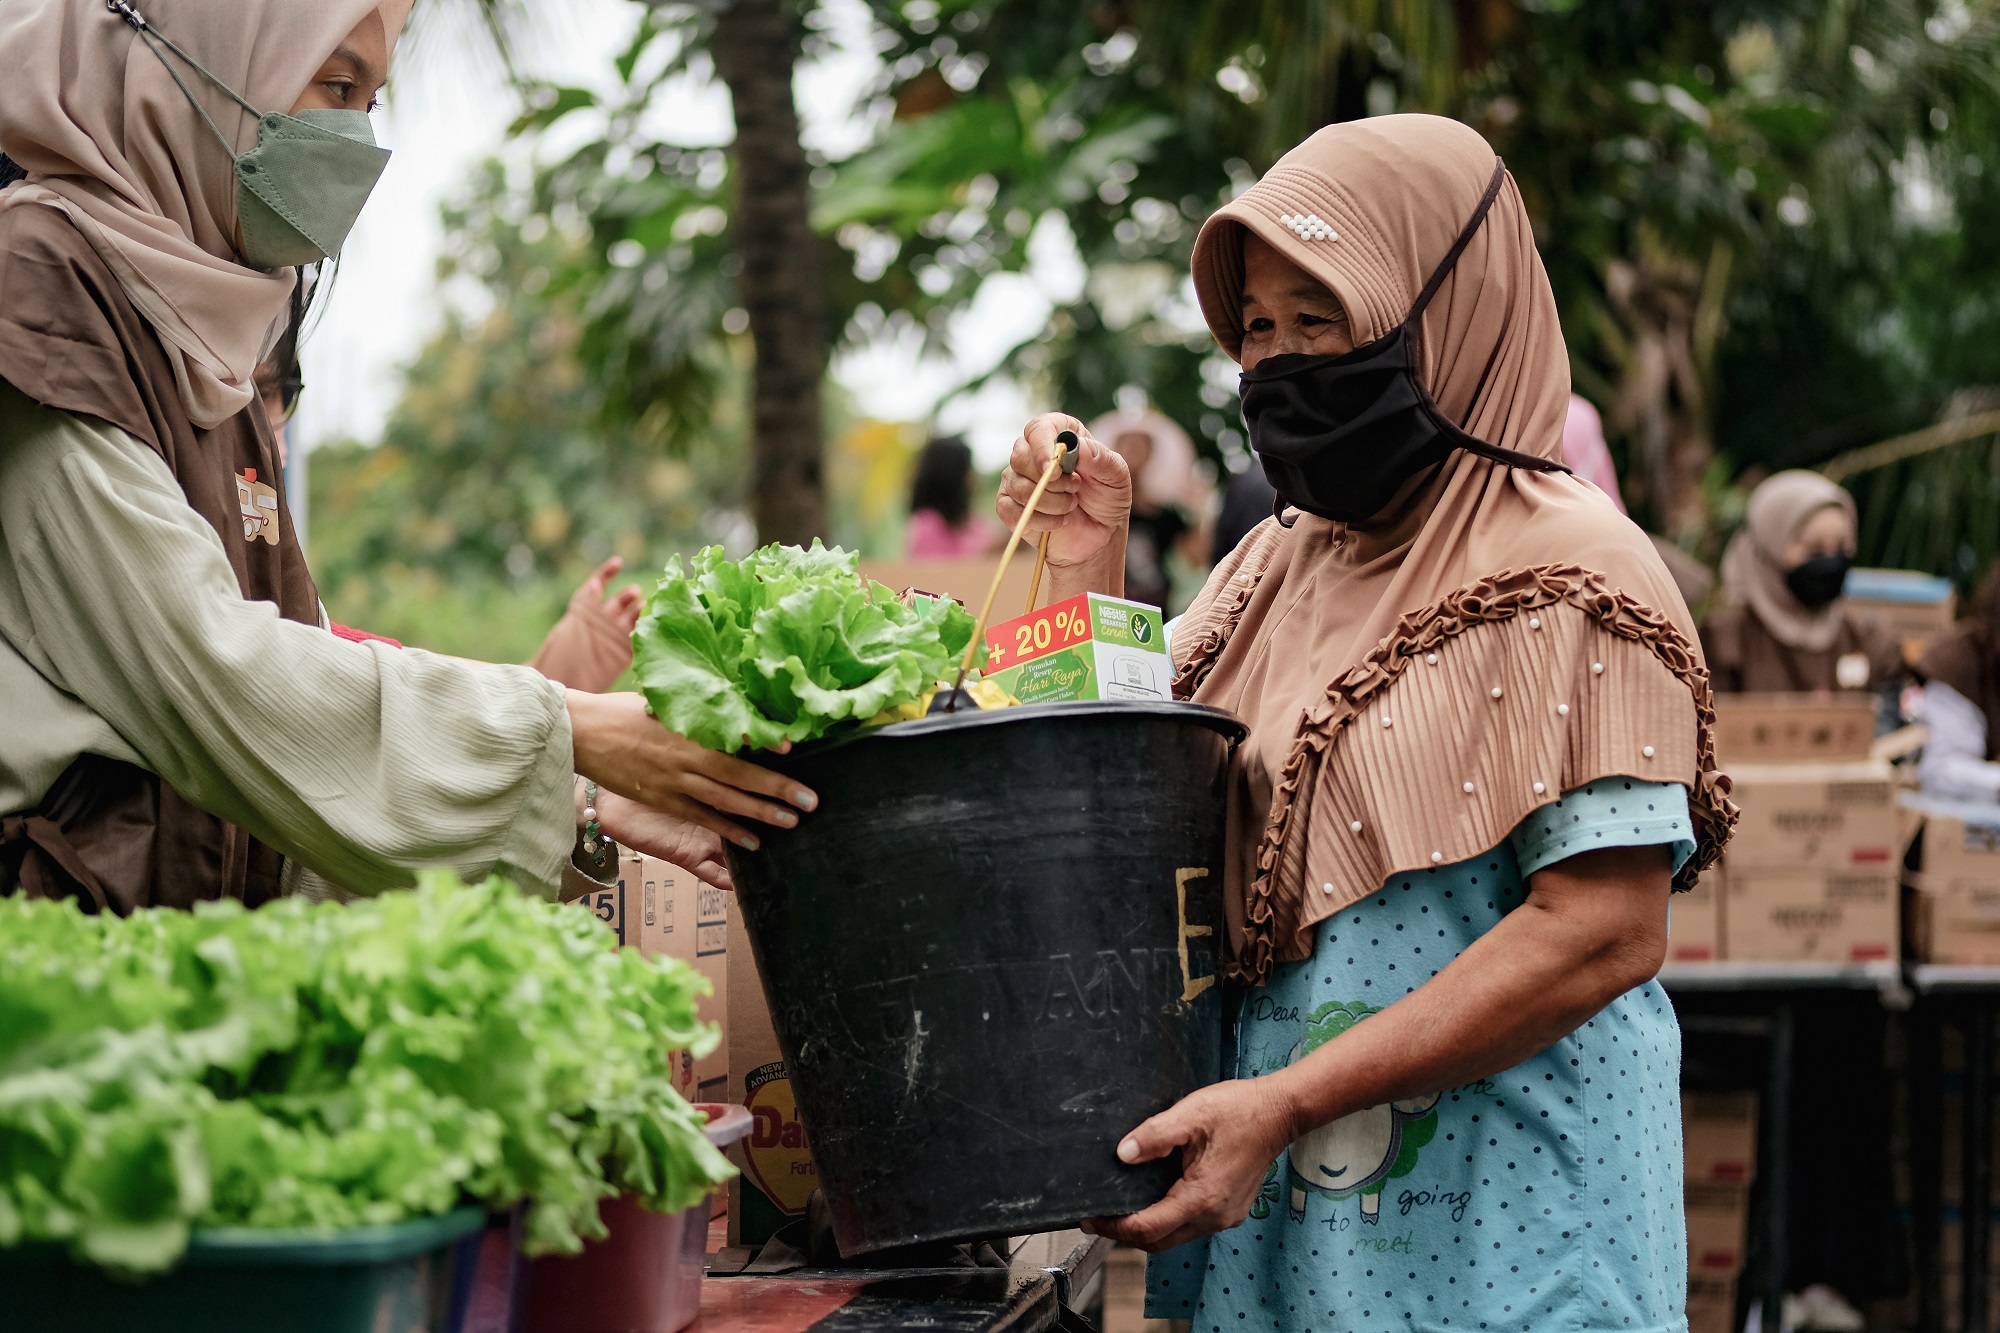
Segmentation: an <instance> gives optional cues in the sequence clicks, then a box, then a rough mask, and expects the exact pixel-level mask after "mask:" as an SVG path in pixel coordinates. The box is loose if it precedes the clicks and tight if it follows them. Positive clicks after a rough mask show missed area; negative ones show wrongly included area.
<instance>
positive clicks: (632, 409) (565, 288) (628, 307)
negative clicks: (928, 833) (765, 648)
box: [309, 162, 742, 661]
mask: <svg viewBox="0 0 2000 1333" xmlns="http://www.w3.org/2000/svg"><path fill="white" fill-rule="evenodd" d="M683 167H686V168H687V169H681V168H683ZM700 172H701V166H700V164H699V163H698V162H697V163H694V164H686V163H676V164H675V165H674V168H673V169H667V170H661V171H657V172H650V173H646V174H645V177H644V179H634V178H633V177H634V176H637V175H638V174H639V173H636V172H632V171H630V170H629V169H628V170H627V171H626V172H621V173H618V174H616V175H613V174H611V173H608V172H607V171H606V170H605V169H604V165H603V163H602V162H594V163H591V164H589V166H588V167H587V168H586V167H585V166H582V165H580V164H577V163H574V162H567V163H563V164H560V165H558V166H557V167H556V168H554V169H552V170H548V171H544V172H542V173H539V174H538V175H537V176H536V178H535V179H534V181H533V183H532V186H531V188H530V189H529V190H528V191H525V192H524V191H522V190H520V189H519V188H518V187H516V186H515V185H514V184H512V183H511V182H510V180H509V178H508V176H507V173H506V172H505V171H504V170H503V169H502V168H501V167H500V166H499V165H498V164H489V166H488V167H487V168H486V169H485V170H484V172H483V173H482V175H481V176H480V178H479V180H478V181H477V182H476V183H475V185H474V188H473V189H472V191H471V192H470V195H469V197H468V199H467V201H466V202H465V203H464V204H463V205H461V206H457V207H454V208H452V209H451V210H449V211H448V213H447V216H446V230H447V235H448V238H449V239H448V245H449V248H448V251H447V254H446V256H445V259H444V261H443V263H442V265H441V277H442V278H443V279H445V280H447V281H449V280H451V279H454V278H460V277H464V278H469V279H472V280H474V281H476V282H477V283H478V284H480V286H481V287H482V288H483V290H484V291H485V292H486V293H487V294H489V295H490V297H491V298H492V300H493V305H492V307H491V309H490V310H489V311H488V312H487V313H486V314H484V315H483V316H480V317H478V318H472V317H469V316H467V315H465V314H462V313H451V314H448V315H447V318H446V322H445V326H444V328H443V329H442V330H441V331H440V332H439V333H438V334H437V336H436V337H434V338H433V339H432V340H431V341H430V342H429V343H428V344H427V345H426V346H425V347H424V349H423V351H422V352H421V353H420V354H419V355H418V357H417V360H416V362H415V363H414V364H413V365H412V366H411V367H410V369H409V371H408V373H407V380H406V384H405V388H404V392H403V396H402V398H401V400H400V402H399V403H398V404H397V407H396V409H395V412H394V413H393V415H392V416H391V418H390V421H389V424H388V427H387V429H386V430H385V432H384V434H383V438H382V441H381V443H380V444H379V445H377V446H375V447H372V448H362V447H360V446H349V447H346V448H335V449H323V450H319V451H315V453H314V455H313V462H312V470H311V472H310V474H309V475H310V481H311V485H312V489H313V504H312V513H313V527H312V537H311V540H312V547H313V552H312V553H313V562H314V566H315V570H316V572H317V573H318V576H319V578H320V581H321V592H322V596H323V597H324V599H325V601H326V603H327V606H328V608H329V609H330V610H331V612H332V613H333V615H334V616H335V617H336V618H337V619H341V620H343V621H346V622H349V623H353V624H357V625H360V626H362V627H364V628H367V629H371V630H374V631H376V632H379V633H385V634H390V635H393V636H395V637H398V638H405V639H408V640H411V641H414V642H419V643H422V644H424V645H425V646H427V647H437V648H444V649H448V650H450V651H454V652H460V653H464V654H466V655H468V656H475V657H483V658H490V659H495V660H501V661H506V660H522V659H524V658H525V657H527V656H528V655H529V654H530V653H531V652H532V651H533V650H534V647H535V645H536V644H537V643H538V642H539V641H540V639H541V636H542V634H543V633H544V632H545V631H546V630H547V628H548V626H549V624H550V623H552V622H553V621H554V620H555V618H556V616H557V615H559V614H560V612H561V608H562V605H563V603H564V601H565V600H566V599H567V597H568V595H569V592H570V589H571V588H573V587H574V586H575V584H576V583H577V582H579V581H580V580H581V579H582V578H583V577H584V575H585V574H587V573H588V572H589V570H590V569H591V568H592V567H593V566H594V565H595V564H596V563H597V562H598V561H600V560H602V559H603V558H604V557H606V556H608V555H612V554H618V555H622V556H624V557H625V559H626V563H627V566H628V568H629V569H631V570H632V571H633V572H634V573H640V574H643V573H645V572H647V571H650V570H654V569H658V568H659V567H660V566H661V565H662V564H664V563H665V560H666V558H667V556H668V555H669V554H671V553H672V552H674V551H677V550H681V549H687V548H691V547H694V546H698V545H700V544H702V543H703V542H704V541H706V540H711V539H715V538H719V537H723V536H726V535H729V530H730V528H731V525H732V524H733V522H734V518H733V515H732V514H731V512H730V511H729V510H728V509H727V506H728V504H729V503H731V502H733V501H734V499H735V498H736V497H737V496H739V495H740V492H741V488H742V469H741V466H740V463H739V461H738V460H739V457H740V444H741V439H742V423H741V414H740V410H738V409H737V407H736V403H737V401H738V399H737V397H736V395H735V394H734V393H733V392H732V389H733V388H734V387H735V385H736V384H737V383H738V382H739V381H740V379H741V371H740V368H739V366H738V364H737V352H736V349H734V348H733V347H732V345H731V343H730V341H729V340H728V339H727V338H726V337H721V336H711V334H710V330H711V329H713V328H714V326H715V324H716V321H717V319H718V318H719V311H716V310H714V309H713V308H712V307H713V306H714V305H715V303H716V302H717V301H719V300H721V299H723V295H726V292H727V285H728V284H727V279H726V277H724V276H722V275H721V274H720V273H719V272H718V269H719V267H720V265H719V262H718V257H717V256H714V255H707V256H702V257H697V255H696V254H695V249H696V247H697V246H698V245H699V244H700V243H702V242H704V241H707V240H709V239H710V238H709V237H708V236H706V235H702V234H697V235H694V236H692V237H690V238H688V240H686V241H685V242H683V241H675V240H673V239H672V238H671V237H668V238H667V239H666V241H665V243H663V244H662V245H661V247H660V250H661V253H660V255H659V259H658V262H657V263H655V264H651V265H646V264H631V263H628V262H626V256H627V253H628V252H627V251H624V250H620V249H617V248H616V243H617V241H618V240H619V239H622V237H617V236H613V237H612V238H611V239H606V238H605V237H604V235H602V234H601V233H602V231H603V229H604V224H597V225H593V223H592V222H590V221H586V220H585V215H584V214H583V213H582V212H581V211H580V210H579V209H578V208H577V206H576V205H575V204H574V202H572V201H571V197H570V196H569V195H568V194H567V193H565V190H566V188H567V184H566V183H567V182H568V181H569V180H571V179H574V178H577V177H579V176H581V177H584V178H587V180H588V182H589V183H590V188H591V190H592V196H591V198H592V202H593V205H594V206H595V208H596V209H597V210H598V212H599V213H600V214H613V213H615V212H616V211H617V210H620V209H624V210H627V211H637V207H638V206H637V205H635V204H634V203H633V202H632V199H633V197H634V196H635V195H638V194H641V193H643V192H645V191H646V190H648V189H652V190H656V191H660V192H664V193H667V194H671V195H674V196H675V197H679V196H680V195H683V194H685V195H690V196H694V197H702V188H703V187H702V185H701V183H700V182H701V179H702V178H701V175H700ZM703 310H707V311H708V317H707V318H706V319H702V318H701V317H700V316H699V314H698V312H700V311H703ZM690 326H695V327H697V328H698V333H696V334H694V335H688V334H686V333H684V332H683V331H684V330H685V329H687V328H688V327H690ZM677 338H683V339H685V342H683V343H677V342H676V341H675V340H676V339H677ZM683 348H685V349H686V350H685V351H683ZM609 367H619V368H621V369H622V372H623V373H621V374H614V373H607V368H609Z"/></svg>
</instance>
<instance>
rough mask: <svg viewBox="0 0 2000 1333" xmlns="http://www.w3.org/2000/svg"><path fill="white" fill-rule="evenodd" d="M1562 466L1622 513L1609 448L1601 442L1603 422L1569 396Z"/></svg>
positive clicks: (1593, 410)
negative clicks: (1604, 497) (1566, 465)
mask: <svg viewBox="0 0 2000 1333" xmlns="http://www.w3.org/2000/svg"><path fill="white" fill-rule="evenodd" d="M1563 462H1565V463H1567V464H1569V470H1570V471H1571V472H1574V473H1576V475H1577V476H1579V477H1581V478H1583V479H1584V480H1585V481H1587V482H1589V483H1590V484H1591V485H1593V486H1595V487H1596V488H1597V489H1598V490H1600V491H1603V492H1604V493H1605V494H1606V495H1608V496H1610V497H1611V503H1612V504H1615V505H1617V506H1618V512H1619V513H1621V514H1622V513H1625V512H1626V510H1625V497H1624V496H1622V495H1620V494H1619V493H1618V469H1617V467H1616V466H1615V465H1613V463H1612V461H1611V446H1610V445H1608V444H1606V443H1605V442H1604V418H1602V417H1600V416H1599V415H1598V414H1597V409H1596V408H1595V407H1593V406H1592V405H1591V402H1590V400H1589V399H1588V398H1585V397H1582V396H1581V395H1579V394H1574V393H1573V394H1571V395H1570V396H1569V413H1568V415H1566V416H1565V417H1564V418H1563Z"/></svg>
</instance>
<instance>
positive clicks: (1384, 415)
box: [1242, 163, 1569, 523]
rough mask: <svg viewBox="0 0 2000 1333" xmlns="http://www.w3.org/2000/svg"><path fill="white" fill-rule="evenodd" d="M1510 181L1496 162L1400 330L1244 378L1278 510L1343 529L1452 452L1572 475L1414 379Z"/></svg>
mask: <svg viewBox="0 0 2000 1333" xmlns="http://www.w3.org/2000/svg"><path fill="white" fill-rule="evenodd" d="M1506 178H1507V167H1506V164H1505V163H1496V164H1495V165H1494V168H1493V179H1492V181H1491V182H1490V183H1489V184H1488V185H1487V187H1486V195H1485V197H1484V198H1482V199H1481V200H1480V201H1479V207H1478V208H1477V209H1476V210H1475V211H1474V212H1473V214H1472V217H1471V219H1470V220H1469V221H1468V222H1467V223H1466V224H1465V229H1464V230H1463V231H1461V232H1460V233H1459V234H1458V240H1457V241H1456V242H1454V243H1453V245H1452V247H1451V251H1450V253H1448V254H1446V255H1445V257H1444V261H1443V262H1442V263H1440V264H1439V265H1438V266H1437V270H1436V271H1435V272H1434V273H1432V274H1431V276H1430V281H1428V282H1426V283H1425V284H1424V290H1423V292H1422V293H1421V294H1420V295H1419V296H1418V297H1417V301H1416V304H1415V305H1413V306H1411V307H1410V313H1409V314H1408V315H1406V316H1404V318H1403V322H1402V323H1401V324H1399V325H1397V326H1396V327H1395V328H1394V329H1392V330H1391V331H1390V332H1388V333H1386V334H1384V335H1383V336H1382V337H1380V338H1377V339H1376V340H1375V341H1374V342H1371V343H1365V344H1363V345H1362V346H1360V347H1357V348H1355V349H1354V350H1353V351H1351V352H1348V353H1345V354H1344V355H1341V356H1309V355H1305V354H1302V353H1286V354H1285V355H1282V356H1268V357H1265V358H1264V359H1263V360H1262V361H1259V362H1258V363H1257V364H1256V366H1255V367H1254V368H1253V369H1250V370H1247V371H1245V372H1243V377H1242V391H1243V419H1244V421H1245V422H1246V423H1247V424H1248V425H1249V427H1250V445H1251V447H1252V448H1253V449H1255V450H1256V451H1257V457H1258V459H1259V460H1261V461H1262V463H1263V464H1264V475H1265V476H1267V477H1269V478H1270V479H1271V485H1273V486H1274V487H1276V488H1277V491H1278V497H1279V500H1280V502H1281V504H1289V505H1292V506H1295V507H1296V508H1299V509H1302V510H1304V511H1305V512H1306V513H1308V514H1317V515H1319V516H1320V517H1321V518H1330V519H1333V520H1335V521H1337V522H1341V523H1360V522H1364V521H1366V520H1367V519H1370V518H1373V517H1374V516H1375V515H1377V514H1379V513H1381V512H1382V509H1383V508H1384V507H1385V506H1386V505H1387V504H1388V503H1389V501H1390V500H1391V499H1392V498H1393V497H1394V496H1395V494H1396V492H1397V491H1398V490H1400V489H1401V488H1402V487H1403V485H1404V483H1406V482H1407V481H1409V480H1410V478H1412V477H1414V476H1416V475H1417V474H1418V473H1420V472H1422V471H1424V470H1425V469H1426V468H1430V467H1434V466H1436V465H1437V464H1439V463H1441V462H1443V461H1444V459H1445V457H1446V456H1447V455H1448V454H1450V453H1451V451H1452V450H1454V449H1465V450H1468V451H1470V452H1472V453H1476V454H1479V455H1481V456H1483V457H1486V458H1491V459H1493V460H1495V461H1496V462H1501V463H1505V464H1507V465H1508V466H1510V467H1521V468H1531V469H1533V470H1535V471H1537V472H1567V471H1569V469H1568V468H1566V467H1564V466H1563V465H1562V464H1561V463H1558V462H1555V461H1553V460H1551V459H1547V458H1538V457H1536V456H1535V455H1533V454H1524V453H1520V452H1518V451H1516V450H1513V449H1503V448H1501V447H1500V446H1499V445H1496V444H1488V443H1487V442H1486V441H1484V440H1482V439H1479V438H1478V437H1476V436H1473V435H1469V434H1467V433H1466V432H1465V431H1463V430H1461V429H1460V428H1459V427H1458V426H1457V425H1456V424H1455V423H1453V422H1452V421H1450V420H1448V419H1446V417H1445V415H1444V414H1443V413H1442V412H1440V411H1439V410H1438V405H1437V402H1436V401H1435V400H1434V399H1433V398H1432V397H1431V395H1430V390H1428V389H1426V388H1425V387H1424V385H1423V382H1422V380H1421V379H1419V378H1418V372H1417V361H1418V355H1417V341H1418V331H1419V329H1420V328H1421V321H1422V319H1423V314H1424V308H1425V307H1426V306H1428V305H1429V304H1430V303H1431V298H1432V297H1433V296H1435V295H1437V290H1438V288H1439V287H1440V286H1442V285H1443V283H1444V280H1445V278H1447V277H1448V276H1450V274H1451V271H1452V269H1453V267H1454V266H1456V265H1457V263H1458V257H1459V255H1461V254H1462V253H1464V251H1465V247H1466V245H1467V244H1468V243H1470V242H1471V240H1472V237H1473V235H1474V234H1475V233H1476V232H1478V230H1479V227H1480V224H1481V223H1483V222H1484V221H1485V220H1486V214H1487V211H1488V210H1489V209H1491V208H1492V207H1493V200H1494V199H1495V198H1496V197H1497V196H1498V195H1499V193H1500V186H1501V183H1502V182H1503V181H1505V180H1506Z"/></svg>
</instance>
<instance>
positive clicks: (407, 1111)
mask: <svg viewBox="0 0 2000 1333" xmlns="http://www.w3.org/2000/svg"><path fill="white" fill-rule="evenodd" d="M612 945H613V939H612V936H611V934H610V932H609V930H608V928H607V927H605V926H604V924H603V923H602V922H600V921H599V920H598V919H597V918H596V916H594V915H593V914H591V913H589V912H585V911H579V910H577V909H576V908H574V907H571V906H559V905H557V904H554V903H549V902H544V901H542V900H540V899H535V898H530V897H527V896H525V895H523V894H521V893H520V892H518V891H517V890H515V889H514V887H513V886H512V885H510V884H508V883H507V882H506V881H505V880H500V879H490V880H488V881H486V882H485V883H483V884H479V885H474V886H466V885H464V884H461V883H460V882H459V881H458V879H457V877H456V876H453V875H451V874H449V873H447V872H430V873H427V874H425V875H424V876H423V877H422V880H421V882H420V884H419V886H418V887H417V889H415V890H414V891H412V892H401V893H389V894H384V895H382V896H381V897H379V898H376V899H372V900H368V901H364V902H356V903H351V904H340V903H318V904H315V903H310V902H306V901H304V900H301V899H285V900H282V901H279V902H275V903H270V904H267V905H265V906H264V907H261V908H259V909H257V910H256V911H246V910H245V909H244V908H243V907H242V905H241V904H239V903H234V902H222V903H204V904H202V905H201V906H199V907H197V908H196V909H195V910H194V911H192V912H184V911H177V910H171V909H159V910H142V911H139V912H136V913H134V914H133V915H131V916H130V917H126V918H118V917H113V916H110V915H98V916H87V915H85V914H84V913H82V912H81V911H79V910H78V909H77V907H76V905H75V904H74V903H72V902H69V901H67V900H65V901H60V902H51V901H45V900H29V899H24V898H8V899H0V1247H7V1246H14V1245H18V1244H23V1243H36V1242H40V1243H50V1244H59V1245H63V1246H66V1247H67V1248H68V1249H69V1251H70V1253H71V1254H73V1255H74V1256H75V1257H77V1258H78V1259H81V1260H84V1261H86V1262H90V1263H95V1264H99V1265H102V1266H104V1267H107V1268H111V1269H114V1270H118V1271H122V1272H126V1273H134V1274H140V1273H148V1272H155V1271H158V1270H160V1269H163V1268H166V1267H169V1266H171V1265H172V1264H174V1263H175V1262H176V1261H177V1260H178V1259H179V1258H180V1256H181V1254H182V1252H183V1251H184V1250H185V1249H186V1247H187V1242H188V1237H189V1233H190V1231H191V1230H192V1229H193V1228H196V1227H222V1226H228V1227H254V1228H263V1229H291V1228H308V1229H320V1228H336V1227H351V1226H366V1225H377V1224H384V1223H393V1222H400V1221H404V1220H406V1219H409V1218H415V1217H425V1216H433V1215H436V1214H440V1213H444V1212H447V1211H449V1210H450V1209H452V1208H454V1207H458V1206H460V1205H461V1204H463V1203H465V1202H472V1203H475V1204H478V1205H480V1206H482V1207H484V1208H486V1209H488V1210H491V1211H504V1210H506V1209H509V1208H512V1207H513V1206H515V1205H516V1204H524V1205H525V1209H526V1211H525V1218H524V1221H525V1242H524V1248H526V1249H527V1250H528V1251H529V1252H530V1253H539V1252H545V1251H561V1252H571V1253H573V1252H575V1251H576V1250H577V1249H579V1248H580V1247H581V1245H582V1242H583V1241H584V1240H585V1239H591V1238H597V1237H601V1236H603V1235H604V1234H605V1229H604V1225H603V1222H602V1220H601V1219H600V1217H599V1215H598V1207H597V1206H598V1202H599V1200H601V1199H606V1198H609V1197H612V1196H614V1195H617V1194H632V1195H634V1196H636V1197H637V1199H638V1200H639V1202H640V1203H642V1204H644V1205H645V1206H647V1207H650V1208H654V1209H658V1210H661V1211H669V1212H671V1211H678V1210H680V1209H683V1208H688V1207H692V1206H693V1205H695V1204H697V1203H699V1202H700V1201H701V1200H702V1199H703V1198H705V1197H706V1196H707V1195H708V1193H709V1192H710V1190H711V1189H712V1188H713V1187H714V1186H715V1185H716V1184H718V1183H720V1182H722V1181H724V1180H726V1179H728V1178H729V1177H730V1176H731V1175H733V1174H734V1171H733V1170H732V1168H731V1167H730V1166H729V1164H728V1163H727V1162H726V1161H725V1160H724V1159H723V1157H722V1156H721V1154H720V1153H718V1152H717V1151H716V1149H715V1148H714V1147H713V1146H712V1145H711V1144H710V1143H709V1142H708V1139H707V1137H706V1135H705V1134H704V1133H703V1130H702V1124H703V1120H702V1116H701V1113H700V1112H698V1111H696V1110H695V1109H694V1108H693V1107H691V1106H689V1105H688V1104H687V1102H685V1101H683V1100H682V1099H681V1097H680V1095H679V1094H678V1093H677V1092H676V1091H675V1090H674V1087H673V1076H674V1069H675V1063H676V1057H675V1056H674V1055H673V1054H672V1053H673V1052H674V1051H677V1050H686V1051H690V1052H693V1053H695V1054H697V1055H699V1054H705V1053H706V1052H707V1051H709V1050H712V1049H714V1046H715V1043H716V1042H717V1040H718V1034H717V1032H716V1029H715V1028H714V1027H713V1026H712V1025H705V1024H703V1023H701V1022H699V1021H698V1020H697V1018H696V1015H695V998H696V996H697V995H699V994H701V993H704V992H706V991H707V990H708V989H709V986H708V982H707V981H706V980H705V979H704V978H702V977H701V976H699V975H698V974H697V973H695V972H694V970H693V969H692V968H690V967H688V966H687V965H686V964H684V963H681V962H677V961H674V960H671V959H664V958H657V959H648V958H645V957H643V956H641V955H640V954H639V953H638V952H637V951H636V950H633V949H614V948H613V947H612Z"/></svg>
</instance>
